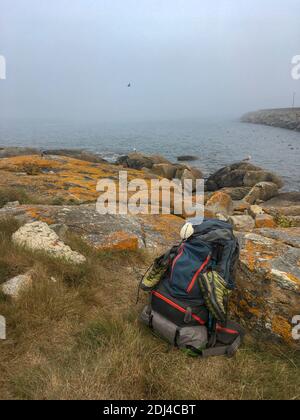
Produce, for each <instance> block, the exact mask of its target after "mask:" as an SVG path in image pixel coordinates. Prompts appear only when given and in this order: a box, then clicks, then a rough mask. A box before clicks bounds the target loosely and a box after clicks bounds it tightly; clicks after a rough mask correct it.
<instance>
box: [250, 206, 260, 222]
mask: <svg viewBox="0 0 300 420" xmlns="http://www.w3.org/2000/svg"><path fill="white" fill-rule="evenodd" d="M248 213H249V214H250V216H252V217H253V218H254V219H255V218H256V216H259V215H261V214H264V211H263V209H262V208H261V207H260V206H257V205H252V206H250V208H249V210H248Z"/></svg>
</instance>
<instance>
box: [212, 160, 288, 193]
mask: <svg viewBox="0 0 300 420" xmlns="http://www.w3.org/2000/svg"><path fill="white" fill-rule="evenodd" d="M259 182H272V183H275V184H276V185H277V186H278V188H281V187H282V186H283V183H282V181H281V179H279V178H278V176H277V175H275V174H273V173H271V172H268V171H264V170H263V169H262V168H259V167H257V166H254V165H252V164H251V163H248V162H239V163H234V164H233V165H230V166H226V167H224V168H222V169H220V170H219V171H217V172H216V173H214V174H213V175H211V176H210V177H209V178H208V180H207V182H206V189H207V191H216V190H219V189H221V188H224V187H253V186H254V185H256V184H257V183H259Z"/></svg>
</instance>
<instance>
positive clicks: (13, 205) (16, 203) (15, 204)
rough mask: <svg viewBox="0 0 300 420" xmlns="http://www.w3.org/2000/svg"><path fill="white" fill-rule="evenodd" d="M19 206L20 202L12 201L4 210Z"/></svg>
mask: <svg viewBox="0 0 300 420" xmlns="http://www.w3.org/2000/svg"><path fill="white" fill-rule="evenodd" d="M19 205H20V202H19V201H10V202H8V203H6V204H5V205H4V206H3V207H4V208H9V207H19Z"/></svg>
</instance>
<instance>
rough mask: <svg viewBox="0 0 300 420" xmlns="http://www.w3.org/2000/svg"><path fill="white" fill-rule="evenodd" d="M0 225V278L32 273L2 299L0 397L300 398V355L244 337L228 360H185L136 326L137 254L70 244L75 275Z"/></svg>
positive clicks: (141, 257)
mask: <svg viewBox="0 0 300 420" xmlns="http://www.w3.org/2000/svg"><path fill="white" fill-rule="evenodd" d="M17 228H18V224H17V223H16V222H15V221H13V220H6V221H2V222H0V275H1V277H0V278H1V281H2V279H7V278H9V277H10V276H11V275H13V274H16V273H21V272H24V271H25V270H27V269H31V270H32V272H33V275H34V281H33V285H32V287H31V288H29V289H28V290H26V291H24V292H23V293H22V295H21V296H20V299H19V300H18V301H10V300H9V299H7V298H6V297H4V296H3V295H2V294H1V293H0V314H2V315H4V316H5V317H6V319H7V322H8V328H7V329H8V338H7V340H5V341H0V370H1V376H0V390H1V391H0V398H1V399H179V400H180V399H300V391H299V390H300V375H299V368H300V356H299V355H298V354H292V353H290V352H289V353H288V351H287V349H285V348H279V347H271V346H270V345H263V344H259V343H257V342H253V341H251V340H249V339H248V342H247V343H246V344H245V345H244V347H243V348H242V350H241V351H240V352H239V354H238V355H237V357H236V358H234V359H224V358H216V359H209V360H200V359H193V358H189V357H187V356H185V355H184V354H183V353H181V352H180V351H177V350H174V349H173V348H170V346H168V345H167V344H165V343H164V342H162V341H161V340H159V339H158V338H156V337H154V336H152V334H151V332H150V331H149V330H148V329H147V328H145V327H143V326H142V325H140V323H139V322H138V315H139V313H140V311H141V308H142V306H143V304H144V303H145V301H146V297H143V300H144V302H141V303H140V304H139V305H138V306H136V305H135V297H136V286H137V283H138V280H139V274H140V273H142V272H143V270H144V268H145V266H146V265H147V263H148V262H149V255H147V254H146V253H143V252H131V253H124V252H123V253H120V252H114V253H103V252H97V251H96V250H94V249H91V248H90V247H88V246H87V245H86V244H85V243H83V242H82V241H81V240H80V239H79V238H77V237H76V236H73V235H72V236H69V237H68V240H67V242H68V243H69V244H70V245H71V246H72V247H73V248H74V249H77V250H80V251H81V252H82V253H84V254H85V255H86V257H87V262H86V264H84V265H83V266H81V267H74V266H72V265H70V264H67V263H66V262H63V261H58V260H53V259H51V258H49V257H47V256H46V255H37V254H34V253H31V252H28V251H26V250H24V249H19V248H16V247H14V245H13V244H12V243H11V241H10V237H11V234H12V233H13V232H14V231H15V230H16V229H17Z"/></svg>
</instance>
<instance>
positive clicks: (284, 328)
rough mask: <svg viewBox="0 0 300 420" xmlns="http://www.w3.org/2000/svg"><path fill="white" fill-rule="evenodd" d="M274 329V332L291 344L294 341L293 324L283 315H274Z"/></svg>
mask: <svg viewBox="0 0 300 420" xmlns="http://www.w3.org/2000/svg"><path fill="white" fill-rule="evenodd" d="M272 330H273V332H274V334H276V335H278V336H279V337H281V338H283V340H284V341H285V342H286V343H287V344H290V343H291V342H292V340H293V339H292V324H291V323H289V322H288V321H287V320H286V319H285V318H283V317H282V316H274V317H273V319H272Z"/></svg>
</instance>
